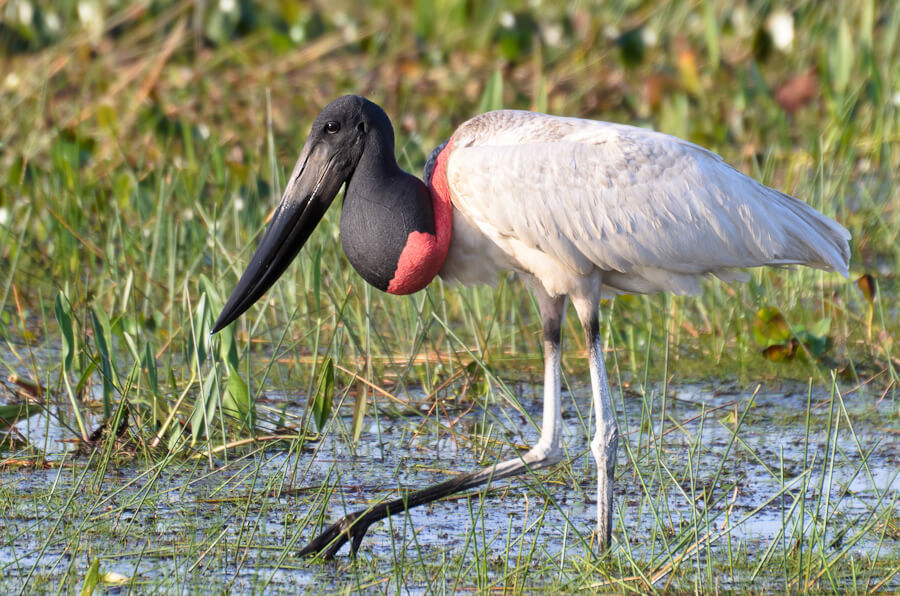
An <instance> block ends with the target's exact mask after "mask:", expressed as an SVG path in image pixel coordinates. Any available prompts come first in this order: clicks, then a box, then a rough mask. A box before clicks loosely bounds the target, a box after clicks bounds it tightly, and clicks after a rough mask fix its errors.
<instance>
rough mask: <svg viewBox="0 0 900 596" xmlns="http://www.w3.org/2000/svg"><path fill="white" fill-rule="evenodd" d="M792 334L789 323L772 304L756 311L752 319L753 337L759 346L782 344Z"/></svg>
mask: <svg viewBox="0 0 900 596" xmlns="http://www.w3.org/2000/svg"><path fill="white" fill-rule="evenodd" d="M793 336H794V334H793V332H792V331H791V327H790V325H788V324H787V321H785V320H784V316H783V315H782V314H781V311H780V310H778V309H777V308H775V307H774V306H766V307H763V308H761V309H759V311H757V313H756V320H755V321H753V338H754V339H755V340H756V343H757V344H759V345H761V346H771V345H773V344H783V343H785V342H787V341H788V340H789V339H791V338H792V337H793Z"/></svg>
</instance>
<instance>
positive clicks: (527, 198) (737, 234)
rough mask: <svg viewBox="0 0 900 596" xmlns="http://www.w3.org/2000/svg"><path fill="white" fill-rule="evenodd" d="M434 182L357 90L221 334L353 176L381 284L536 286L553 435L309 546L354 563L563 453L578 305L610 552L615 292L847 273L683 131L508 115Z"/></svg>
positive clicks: (470, 125) (266, 238)
mask: <svg viewBox="0 0 900 596" xmlns="http://www.w3.org/2000/svg"><path fill="white" fill-rule="evenodd" d="M424 179H425V182H422V181H421V180H419V179H418V178H416V177H415V176H412V175H410V174H408V173H407V172H405V171H403V170H402V169H401V168H400V167H399V166H398V165H397V161H396V159H395V156H394V130H393V127H392V125H391V121H390V119H389V118H388V116H387V115H386V114H385V112H384V111H383V110H382V109H381V108H380V107H379V106H378V105H376V104H374V103H372V102H371V101H369V100H367V99H365V98H363V97H360V96H356V95H347V96H344V97H341V98H339V99H336V100H334V101H333V102H331V103H330V104H328V105H327V106H326V107H325V109H323V110H322V112H321V113H320V114H319V115H318V117H317V118H316V120H315V122H313V125H312V129H311V130H310V133H309V137H308V140H307V141H306V145H305V146H304V147H303V150H302V151H301V152H300V157H299V159H298V160H297V163H296V165H295V166H294V169H293V171H292V172H291V176H290V178H289V179H288V181H287V184H286V187H285V190H284V195H283V196H282V198H281V201H280V203H279V205H278V207H277V209H276V211H275V213H274V215H273V217H272V219H271V221H270V223H269V225H268V228H267V229H266V231H265V233H264V234H263V237H262V239H261V240H260V243H259V246H258V248H257V249H256V252H255V253H254V254H253V256H252V257H251V259H250V262H249V264H248V265H247V268H246V270H245V271H244V273H243V274H242V275H241V277H240V280H239V281H238V283H237V286H236V288H235V289H234V291H233V293H232V294H231V296H230V297H229V299H228V301H227V303H226V305H225V307H224V309H223V310H222V313H221V314H220V315H219V318H218V320H217V321H216V323H215V325H214V327H213V333H215V332H217V331H219V330H220V329H222V328H223V327H225V326H226V325H228V324H229V323H231V322H232V321H234V320H235V319H236V318H237V317H239V316H240V315H241V314H242V313H243V312H244V311H246V310H247V309H248V308H249V307H250V306H251V305H252V304H253V303H254V302H256V301H257V300H258V299H259V298H260V297H261V296H262V295H263V294H264V293H265V292H266V290H268V289H269V287H271V286H272V284H273V283H275V280H276V279H278V277H279V276H280V275H281V274H282V273H283V272H284V270H285V268H287V266H288V264H289V263H290V262H291V261H292V260H293V258H294V257H295V256H296V255H297V253H298V252H299V251H300V249H301V248H302V247H303V245H304V243H305V242H306V240H307V239H308V238H309V236H310V234H311V233H312V231H313V228H315V226H316V225H317V224H318V222H319V221H320V219H321V218H322V216H323V214H324V213H325V211H326V210H327V209H328V207H329V206H330V205H331V203H332V201H333V200H334V198H335V196H336V195H337V193H338V191H339V190H340V188H341V186H342V185H344V184H346V191H345V193H344V200H343V206H342V209H341V224H340V225H341V243H342V245H343V248H344V252H345V253H346V255H347V258H348V260H349V261H350V264H351V265H352V266H353V267H354V269H356V271H357V272H358V273H359V274H360V275H361V276H362V277H363V279H365V280H366V281H367V282H368V283H370V284H371V285H373V286H375V287H376V288H378V289H380V290H383V291H385V292H389V293H392V294H409V293H412V292H417V291H419V290H421V289H422V288H424V287H425V286H426V285H428V283H429V282H431V281H432V279H433V278H434V277H435V276H436V275H440V276H441V278H443V279H445V280H458V281H460V282H463V283H480V282H487V283H492V282H495V281H496V278H497V276H498V275H500V274H501V273H502V272H505V271H510V270H511V271H514V272H515V273H517V274H518V276H519V277H520V278H521V279H522V280H523V281H524V282H525V284H526V285H527V286H528V287H529V288H530V290H531V291H532V292H533V293H534V295H535V297H536V299H537V304H538V307H539V310H540V315H541V319H542V324H543V335H544V358H545V373H544V403H543V419H542V423H541V434H540V440H539V441H538V442H537V444H536V445H535V446H534V447H532V448H531V450H530V451H528V452H527V453H525V454H522V455H520V456H518V457H514V458H512V459H509V460H507V461H503V462H500V463H497V464H495V465H492V466H488V467H486V468H484V469H481V470H477V471H475V472H472V473H469V474H465V475H462V476H460V477H457V478H453V479H451V480H447V481H446V482H443V483H441V484H437V485H435V486H432V487H429V488H425V489H423V490H419V491H416V492H413V493H411V494H409V495H407V496H406V497H404V498H401V499H397V500H394V501H391V502H388V503H382V504H379V505H375V506H372V507H369V508H366V509H364V510H361V511H357V512H355V513H351V514H350V515H347V516H346V517H344V518H342V519H341V520H339V521H338V522H336V523H334V524H333V525H331V526H330V527H328V528H327V529H326V530H325V531H324V532H323V533H322V534H321V535H319V536H318V537H317V538H315V539H314V540H312V541H311V542H310V543H309V544H308V545H307V546H306V547H305V548H303V549H302V550H301V551H300V554H301V555H305V554H315V553H322V554H324V555H325V556H326V557H329V558H330V557H332V556H333V555H334V554H335V553H336V552H337V551H338V549H340V548H341V546H342V545H343V544H344V543H346V542H347V541H348V540H352V542H351V547H350V548H351V553H355V552H356V551H357V549H358V548H359V545H360V542H361V541H362V538H363V536H364V534H365V532H366V530H367V529H368V528H369V526H371V524H373V523H374V522H376V521H378V520H381V519H384V518H386V517H388V516H390V515H394V514H396V513H398V512H401V511H403V510H405V509H408V508H412V507H416V506H419V505H422V504H424V503H428V502H430V501H434V500H437V499H440V498H442V497H445V496H447V495H450V494H452V493H456V492H459V491H463V490H467V489H471V488H474V487H477V486H480V485H483V484H486V483H487V482H489V481H491V480H499V479H501V478H506V477H509V476H513V475H516V474H520V473H522V472H523V471H525V470H526V469H531V470H537V469H540V468H545V467H547V466H550V465H552V464H555V463H557V462H559V461H560V459H561V458H562V453H563V451H562V445H561V436H562V432H561V431H562V419H561V416H560V328H561V325H562V322H563V318H564V313H565V309H566V302H567V299H571V301H572V304H573V305H574V306H575V309H576V311H577V313H578V317H579V319H580V321H581V324H582V325H583V327H584V330H585V333H586V337H587V345H588V346H589V360H590V376H591V387H592V393H593V405H594V410H595V420H596V423H595V424H596V431H595V435H594V438H593V440H592V441H591V451H592V453H593V455H594V458H595V460H596V463H597V533H598V540H599V543H600V545H601V547H602V548H604V549H605V548H607V547H608V546H609V544H610V539H611V531H612V520H613V517H612V514H613V484H614V471H615V463H616V446H617V444H618V437H619V431H618V427H617V425H616V419H615V412H614V409H613V402H612V396H611V393H610V388H609V381H608V380H607V375H606V368H605V365H604V362H603V349H602V342H601V334H600V325H599V306H600V299H601V296H605V295H614V294H623V293H627V294H633V293H641V294H643V293H648V292H656V291H669V292H674V293H676V294H693V293H697V292H698V291H699V287H700V283H699V282H700V280H701V279H702V278H703V277H707V276H710V275H712V276H716V277H719V278H722V279H725V280H734V279H739V278H741V277H746V274H742V273H741V272H736V271H735V270H736V269H741V268H747V267H758V266H762V265H776V266H783V265H808V266H811V267H816V268H819V269H824V270H829V271H836V272H838V273H840V274H842V275H844V276H845V277H846V276H847V275H848V266H849V257H850V248H849V245H848V240H849V239H850V234H849V232H848V231H847V230H846V229H845V228H844V227H843V226H841V225H840V224H838V223H837V222H835V221H833V220H832V219H830V218H828V217H826V216H824V215H822V214H821V213H819V212H818V211H816V210H815V209H813V208H811V207H809V206H808V205H807V204H806V203H804V202H802V201H800V200H798V199H796V198H794V197H791V196H789V195H786V194H784V193H781V192H779V191H777V190H773V189H771V188H768V187H766V186H764V185H762V184H760V183H758V182H756V181H755V180H753V179H751V178H749V177H747V176H745V175H744V174H742V173H740V172H738V171H737V170H735V169H734V168H732V167H731V166H729V165H728V164H726V163H725V162H724V161H723V160H722V158H721V157H719V156H718V155H716V154H714V153H712V152H710V151H708V150H706V149H703V148H702V147H699V146H697V145H694V144H692V143H689V142H687V141H684V140H681V139H679V138H676V137H672V136H669V135H665V134H661V133H658V132H653V131H650V130H645V129H642V128H635V127H632V126H625V125H621V124H612V123H607V122H598V121H593V120H584V119H578V118H563V117H557V116H549V115H546V114H539V113H533V112H525V111H513V110H500V111H495V112H489V113H485V114H482V115H480V116H476V117H474V118H472V119H471V120H469V121H467V122H465V123H464V124H462V125H461V126H460V127H459V128H457V129H456V131H455V132H454V133H453V135H452V136H451V137H450V138H449V139H448V140H447V141H445V142H444V143H443V144H441V145H440V146H439V147H438V148H437V149H435V150H434V151H433V152H432V154H431V156H430V157H429V158H428V160H427V163H426V165H425V177H424Z"/></svg>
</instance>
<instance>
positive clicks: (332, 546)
mask: <svg viewBox="0 0 900 596" xmlns="http://www.w3.org/2000/svg"><path fill="white" fill-rule="evenodd" d="M369 512H370V510H368V509H364V510H362V511H356V512H354V513H351V514H349V515H345V516H344V517H342V518H341V519H339V520H338V521H336V522H335V523H333V524H331V525H330V526H328V527H327V528H326V529H325V531H324V532H322V533H321V534H319V535H318V536H317V537H316V538H314V539H313V540H311V541H310V542H309V544H307V545H306V546H304V547H303V548H302V549H301V550H300V552H299V553H297V554H298V555H299V556H301V557H305V556H315V555H318V554H321V555H322V558H323V559H333V558H334V555H336V554H337V552H338V551H339V550H341V547H342V546H344V545H345V544H346V543H347V541H348V540H350V539H352V542H351V543H350V554H351V555H352V556H354V557H355V556H356V551H357V550H359V545H360V543H361V542H362V539H363V536H365V535H366V531H367V530H368V529H369V526H371V525H372V523H373V522H375V521H377V520H375V519H367V517H366V514H367V513H369Z"/></svg>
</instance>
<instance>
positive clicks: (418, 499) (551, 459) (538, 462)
mask: <svg viewBox="0 0 900 596" xmlns="http://www.w3.org/2000/svg"><path fill="white" fill-rule="evenodd" d="M534 293H535V297H536V298H537V301H538V306H539V307H540V309H541V320H542V322H543V328H544V415H543V420H542V421H541V438H540V440H538V442H537V444H536V445H535V446H534V447H532V448H531V449H530V450H529V451H528V453H526V454H525V455H523V456H521V457H514V458H512V459H508V460H506V461H503V462H500V463H498V464H496V465H493V466H488V467H486V468H483V469H481V470H477V471H475V472H472V473H470V474H464V475H462V476H459V477H457V478H453V479H451V480H447V481H445V482H442V483H440V484H436V485H434V486H430V487H428V488H424V489H422V490H417V491H415V492H413V493H410V494H408V495H406V496H405V497H402V498H400V499H395V500H393V501H390V502H387V503H381V504H378V505H375V506H374V507H370V508H367V509H362V510H360V511H356V512H354V513H351V514H349V515H346V516H345V517H343V518H341V519H340V520H338V521H337V522H335V523H334V524H332V525H331V526H329V527H328V528H326V529H325V531H324V532H322V533H321V534H320V535H319V536H318V537H316V538H315V539H313V540H312V541H310V543H309V544H307V545H306V546H305V547H304V548H303V549H302V550H301V551H300V552H299V555H300V556H303V555H315V554H317V553H322V554H323V555H324V556H325V557H326V558H331V557H333V556H334V555H335V553H337V551H338V550H339V549H340V548H341V546H343V545H344V543H346V542H347V541H348V540H352V542H351V543H350V552H351V553H352V554H355V553H356V550H357V549H358V548H359V545H360V543H361V542H362V539H363V536H365V533H366V530H368V529H369V526H371V525H372V524H373V523H375V522H377V521H379V520H382V519H384V518H386V517H389V516H391V515H395V514H397V513H400V512H402V511H406V510H408V509H412V508H413V507H417V506H419V505H424V504H425V503H430V502H431V501H436V500H438V499H442V498H443V497H446V496H448V495H451V494H454V493H458V492H461V491H464V490H468V489H470V488H475V487H476V486H480V485H482V484H486V483H488V482H490V481H492V480H500V479H501V478H508V477H510V476H515V475H517V474H521V473H522V472H524V471H526V470H528V469H531V470H539V469H541V468H546V467H548V466H552V465H553V464H555V463H557V462H559V461H560V459H562V417H561V415H560V401H561V397H560V369H559V368H560V346H559V341H560V335H561V326H562V320H563V316H564V315H565V312H566V297H565V296H558V297H551V296H548V295H547V294H546V292H544V291H543V289H541V288H535V289H534Z"/></svg>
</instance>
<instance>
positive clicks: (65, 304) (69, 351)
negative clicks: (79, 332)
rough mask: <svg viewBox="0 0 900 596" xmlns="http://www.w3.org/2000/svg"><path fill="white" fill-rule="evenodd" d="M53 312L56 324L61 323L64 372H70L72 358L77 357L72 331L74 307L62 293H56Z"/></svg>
mask: <svg viewBox="0 0 900 596" xmlns="http://www.w3.org/2000/svg"><path fill="white" fill-rule="evenodd" d="M53 311H54V312H55V313H56V322H57V323H59V330H60V331H61V332H62V340H63V370H64V371H65V372H68V371H70V370H72V358H73V357H74V356H75V334H74V333H73V331H72V305H71V304H69V300H68V299H67V298H64V297H63V295H62V292H57V293H56V300H55V301H54V304H53Z"/></svg>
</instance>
